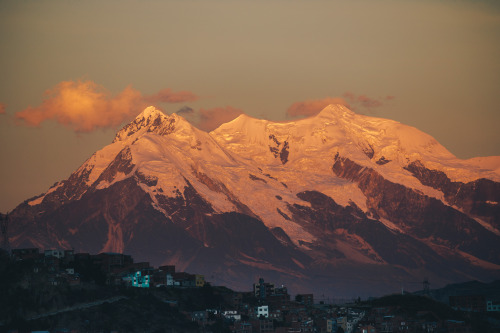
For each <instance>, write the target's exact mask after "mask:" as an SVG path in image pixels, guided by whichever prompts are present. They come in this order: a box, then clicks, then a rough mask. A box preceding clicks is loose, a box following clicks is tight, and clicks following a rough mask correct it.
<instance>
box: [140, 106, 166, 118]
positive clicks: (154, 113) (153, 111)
mask: <svg viewBox="0 0 500 333" xmlns="http://www.w3.org/2000/svg"><path fill="white" fill-rule="evenodd" d="M161 116H163V117H165V118H166V117H167V116H166V115H165V114H164V113H163V112H161V111H160V110H158V109H157V108H155V107H154V106H148V107H147V108H145V109H144V111H142V112H141V113H139V115H138V116H137V117H135V120H142V119H149V118H153V119H154V118H157V117H161Z"/></svg>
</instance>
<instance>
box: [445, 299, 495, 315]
mask: <svg viewBox="0 0 500 333" xmlns="http://www.w3.org/2000/svg"><path fill="white" fill-rule="evenodd" d="M449 300H450V306H451V307H452V308H453V309H455V310H461V311H471V312H485V311H486V299H485V297H484V295H460V296H450V298H449Z"/></svg>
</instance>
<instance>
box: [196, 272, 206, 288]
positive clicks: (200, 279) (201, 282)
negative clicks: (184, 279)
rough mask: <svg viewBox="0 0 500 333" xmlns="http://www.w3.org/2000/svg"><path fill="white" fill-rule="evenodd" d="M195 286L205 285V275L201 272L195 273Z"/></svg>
mask: <svg viewBox="0 0 500 333" xmlns="http://www.w3.org/2000/svg"><path fill="white" fill-rule="evenodd" d="M194 277H195V286H196V287H203V286H204V285H205V276H204V275H201V274H195V276H194Z"/></svg>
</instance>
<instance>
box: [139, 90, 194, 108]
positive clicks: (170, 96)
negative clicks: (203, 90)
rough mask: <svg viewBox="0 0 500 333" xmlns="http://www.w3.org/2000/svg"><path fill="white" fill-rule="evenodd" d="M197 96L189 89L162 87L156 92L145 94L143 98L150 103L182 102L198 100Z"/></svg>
mask: <svg viewBox="0 0 500 333" xmlns="http://www.w3.org/2000/svg"><path fill="white" fill-rule="evenodd" d="M198 98H199V97H198V96H196V95H195V94H193V93H192V92H190V91H177V92H173V91H172V90H171V89H168V88H167V89H163V90H160V91H159V92H157V93H156V94H153V95H149V96H145V97H144V100H145V101H146V102H149V103H151V104H155V103H183V102H193V101H196V100H198Z"/></svg>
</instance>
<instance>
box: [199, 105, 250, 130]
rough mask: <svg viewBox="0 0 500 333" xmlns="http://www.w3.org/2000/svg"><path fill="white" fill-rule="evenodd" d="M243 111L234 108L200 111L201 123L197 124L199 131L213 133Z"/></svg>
mask: <svg viewBox="0 0 500 333" xmlns="http://www.w3.org/2000/svg"><path fill="white" fill-rule="evenodd" d="M242 113H243V111H242V110H240V109H237V108H234V107H232V106H226V107H217V108H212V109H200V111H198V114H199V121H198V122H197V123H196V124H195V125H196V126H197V127H198V128H199V129H201V130H204V131H207V132H209V131H212V130H214V129H216V128H217V127H219V126H220V125H222V124H224V123H227V122H228V121H231V120H233V119H235V118H236V117H238V116H239V115H240V114H242Z"/></svg>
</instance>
